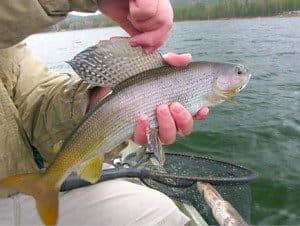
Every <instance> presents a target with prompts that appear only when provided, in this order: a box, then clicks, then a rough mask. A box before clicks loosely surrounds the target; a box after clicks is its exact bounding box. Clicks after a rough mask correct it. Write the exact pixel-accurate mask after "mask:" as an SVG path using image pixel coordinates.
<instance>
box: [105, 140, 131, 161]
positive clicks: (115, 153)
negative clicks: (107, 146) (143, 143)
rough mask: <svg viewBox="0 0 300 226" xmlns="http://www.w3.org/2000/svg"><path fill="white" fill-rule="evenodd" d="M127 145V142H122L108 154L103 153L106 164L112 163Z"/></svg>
mask: <svg viewBox="0 0 300 226" xmlns="http://www.w3.org/2000/svg"><path fill="white" fill-rule="evenodd" d="M128 145H129V141H124V142H122V143H120V144H119V145H117V146H116V147H114V148H113V149H112V150H110V151H109V152H107V153H105V162H106V163H110V164H111V163H113V160H114V158H116V157H117V156H119V155H120V152H121V151H123V150H124V149H125V148H127V147H128Z"/></svg>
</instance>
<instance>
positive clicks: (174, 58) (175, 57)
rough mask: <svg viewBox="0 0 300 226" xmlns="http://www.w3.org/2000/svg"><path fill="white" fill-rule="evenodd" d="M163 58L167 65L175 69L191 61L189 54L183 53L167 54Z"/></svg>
mask: <svg viewBox="0 0 300 226" xmlns="http://www.w3.org/2000/svg"><path fill="white" fill-rule="evenodd" d="M163 57H164V59H165V61H166V62H167V63H168V64H170V65H172V66H175V67H182V66H186V65H188V64H189V63H190V62H191V61H192V55H191V54H189V53H185V54H176V53H167V54H165V55H164V56H163Z"/></svg>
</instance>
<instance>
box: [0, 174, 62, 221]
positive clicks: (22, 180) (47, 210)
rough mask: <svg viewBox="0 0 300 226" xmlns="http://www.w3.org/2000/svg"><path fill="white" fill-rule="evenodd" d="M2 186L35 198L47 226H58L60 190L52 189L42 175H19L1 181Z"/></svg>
mask: <svg viewBox="0 0 300 226" xmlns="http://www.w3.org/2000/svg"><path fill="white" fill-rule="evenodd" d="M0 184H1V185H4V186H8V187H10V188H13V189H15V190H17V191H19V192H22V193H24V194H27V195H31V196H33V197H34V199H35V201H36V208H37V211H38V213H39V215H40V217H41V219H42V221H43V223H44V224H45V225H56V224H57V219H58V195H59V188H56V187H55V186H53V187H51V186H50V185H49V184H48V183H46V182H45V181H44V180H43V179H42V174H40V173H27V174H18V175H14V176H9V177H6V178H4V179H2V180H0Z"/></svg>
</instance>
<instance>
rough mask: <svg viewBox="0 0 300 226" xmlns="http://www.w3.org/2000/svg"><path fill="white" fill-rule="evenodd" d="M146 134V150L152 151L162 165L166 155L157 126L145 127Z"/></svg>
mask: <svg viewBox="0 0 300 226" xmlns="http://www.w3.org/2000/svg"><path fill="white" fill-rule="evenodd" d="M146 136H147V146H146V149H147V151H149V152H153V153H154V157H155V158H156V159H157V160H158V162H159V163H160V165H161V166H163V165H164V163H165V161H166V157H165V152H164V150H163V147H162V143H161V141H160V139H159V135H158V129H157V128H150V129H147V131H146Z"/></svg>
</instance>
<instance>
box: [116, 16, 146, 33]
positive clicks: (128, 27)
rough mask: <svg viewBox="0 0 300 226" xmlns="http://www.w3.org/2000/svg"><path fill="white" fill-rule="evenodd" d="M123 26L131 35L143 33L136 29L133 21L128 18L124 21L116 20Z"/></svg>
mask: <svg viewBox="0 0 300 226" xmlns="http://www.w3.org/2000/svg"><path fill="white" fill-rule="evenodd" d="M116 22H117V23H118V24H119V25H120V27H121V28H123V29H124V30H125V31H126V32H127V33H128V34H129V35H130V36H135V35H138V34H140V33H141V31H139V30H138V29H136V28H135V27H134V26H133V25H132V23H131V22H130V21H129V20H128V19H126V20H122V21H116Z"/></svg>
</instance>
